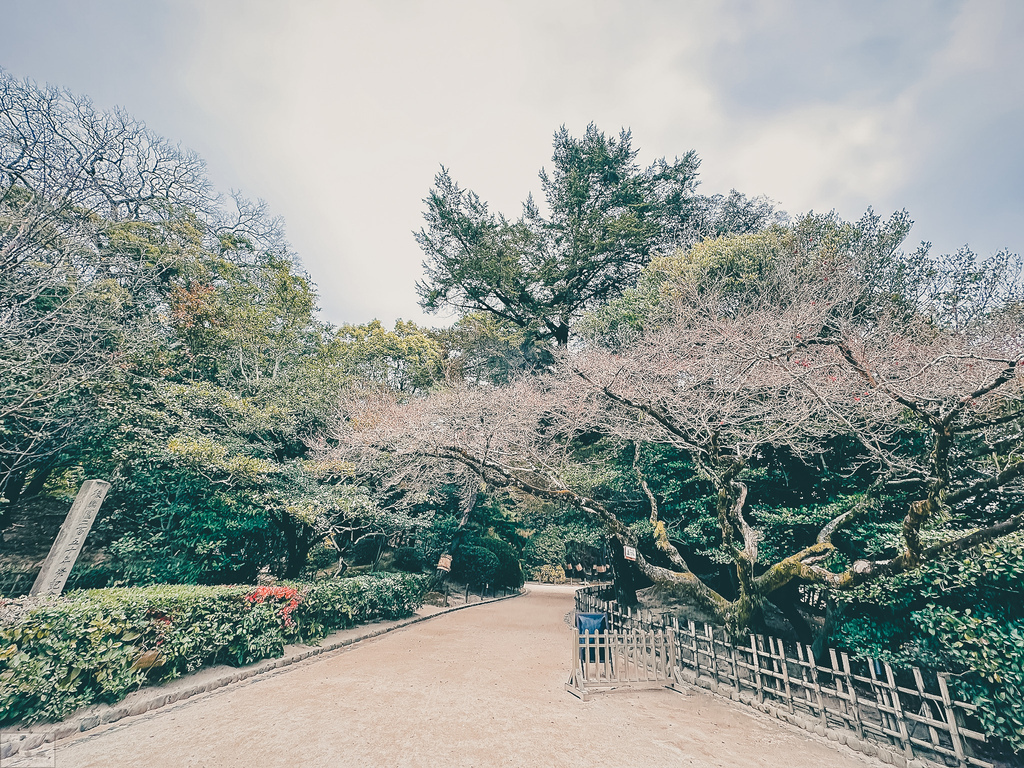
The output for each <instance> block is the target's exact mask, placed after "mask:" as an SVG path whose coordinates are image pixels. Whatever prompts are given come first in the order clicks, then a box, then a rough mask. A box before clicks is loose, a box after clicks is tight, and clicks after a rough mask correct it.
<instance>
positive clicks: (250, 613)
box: [0, 573, 427, 725]
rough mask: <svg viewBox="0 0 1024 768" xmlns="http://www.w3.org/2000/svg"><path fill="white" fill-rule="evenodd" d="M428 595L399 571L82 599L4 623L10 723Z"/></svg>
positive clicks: (412, 605) (380, 614) (3, 717)
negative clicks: (270, 583) (283, 582)
mask: <svg viewBox="0 0 1024 768" xmlns="http://www.w3.org/2000/svg"><path fill="white" fill-rule="evenodd" d="M426 586H427V578H426V577H425V576H418V575H412V574H398V573H387V574H374V575H372V576H358V577H355V578H351V579H340V580H325V581H318V582H313V583H298V582H292V583H288V584H285V585H282V586H279V587H246V586H220V587H206V586H178V585H162V586H153V587H128V588H122V589H98V590H91V591H88V592H73V593H70V594H69V595H68V596H66V597H64V598H61V599H59V600H54V601H49V602H46V603H43V604H41V605H38V606H36V607H35V608H32V609H30V610H29V611H28V612H27V613H23V614H21V615H20V616H16V617H15V616H13V615H11V614H8V616H7V618H6V619H5V620H4V621H3V623H0V725H10V724H12V723H18V722H36V721H39V720H58V719H61V718H64V717H67V716H68V715H69V714H71V713H72V712H74V711H75V710H77V709H79V708H81V707H84V706H87V705H89V704H95V703H99V702H108V703H109V702H114V701H118V700H120V699H122V698H124V696H126V695H127V694H128V693H131V692H132V691H133V690H136V689H138V688H139V687H141V686H143V685H146V684H150V683H157V682H163V681H165V680H170V679H173V678H175V677H178V676H180V675H183V674H186V673H188V672H193V671H195V670H197V669H199V668H201V667H204V666H208V665H211V664H220V663H228V664H234V665H240V664H248V663H251V662H253V661H257V660H259V659H265V658H273V657H276V656H280V655H282V653H283V650H284V646H285V644H286V643H295V642H310V641H315V640H317V639H319V638H321V637H323V636H324V635H326V634H328V633H329V632H332V631H334V630H337V629H343V628H346V627H351V626H353V625H355V624H359V623H362V622H367V621H375V620H380V619H393V618H397V617H400V616H404V615H407V614H409V613H411V612H412V611H413V610H415V609H416V607H418V606H419V604H420V603H421V601H422V598H423V594H424V592H425V590H426ZM153 662H156V666H150V667H149V668H145V667H147V665H148V664H151V663H153Z"/></svg>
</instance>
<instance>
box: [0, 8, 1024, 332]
mask: <svg viewBox="0 0 1024 768" xmlns="http://www.w3.org/2000/svg"><path fill="white" fill-rule="evenodd" d="M0 11H2V15H0V18H2V19H3V23H2V25H0V67H3V68H4V69H6V70H7V71H8V72H10V73H11V74H13V75H15V76H17V77H25V78H31V79H33V80H35V81H37V82H39V83H50V84H53V85H59V86H62V87H66V88H68V89H70V90H72V91H74V92H76V93H80V94H85V95H88V96H90V97H91V98H92V99H93V101H94V102H95V103H96V104H97V105H98V106H100V107H104V108H107V107H114V106H119V107H123V108H125V109H127V110H128V111H129V112H131V113H132V114H134V115H135V116H136V117H138V118H139V119H141V120H143V121H145V122H146V124H147V125H148V126H149V127H150V128H151V129H152V130H154V131H155V132H157V133H159V134H161V135H163V136H166V137H167V138H170V139H172V140H174V141H177V142H180V143H181V144H182V145H183V146H186V147H188V148H190V149H193V150H195V151H197V152H198V153H199V154H200V155H202V156H203V157H204V158H205V159H206V161H207V164H208V169H209V175H210V178H211V180H212V182H213V183H214V184H215V185H216V186H217V187H218V188H220V189H221V190H224V191H227V190H231V189H237V190H241V191H242V192H243V193H244V194H245V195H246V196H248V197H251V198H261V199H263V200H265V201H266V202H267V203H268V205H269V207H270V209H271V211H272V212H274V213H275V214H279V215H281V216H283V217H284V219H285V221H286V225H287V232H288V238H289V241H290V242H291V244H292V246H293V247H294V249H295V250H296V251H297V253H298V254H299V256H300V258H301V260H302V263H303V265H304V267H305V268H306V270H307V271H308V272H309V273H310V275H311V276H312V278H313V280H314V281H315V282H316V284H317V285H318V290H319V295H320V303H321V306H322V315H323V318H324V319H325V320H328V321H331V322H334V323H342V322H351V323H361V322H366V321H368V320H370V319H372V318H379V319H381V320H382V321H383V322H385V323H386V324H388V325H390V324H391V323H392V322H393V321H394V320H395V319H396V318H399V317H401V318H404V319H411V320H416V321H417V322H423V323H426V324H429V325H443V324H447V323H448V322H450V320H451V318H447V317H445V316H444V315H424V314H423V313H422V311H421V310H420V309H419V307H418V305H417V296H416V291H415V283H416V280H417V279H419V278H420V276H421V271H422V268H421V262H422V259H423V255H422V253H421V252H420V250H419V248H418V246H417V245H416V242H415V240H414V239H413V234H412V233H413V231H415V230H418V229H419V228H420V226H421V223H422V214H423V210H424V205H423V202H422V200H423V198H424V197H425V196H426V195H427V192H428V191H429V189H430V187H431V184H432V181H433V178H434V175H435V174H436V173H437V172H438V170H439V169H440V167H441V166H442V165H443V166H445V167H447V168H449V169H450V171H451V173H452V176H453V177H454V178H455V179H456V180H457V181H458V182H459V183H460V185H462V186H464V187H469V188H470V189H473V190H474V191H476V192H477V193H478V194H480V196H481V197H482V198H483V199H485V200H487V201H489V203H490V204H491V206H492V208H493V209H494V210H498V211H502V212H504V213H506V214H507V215H510V216H512V217H516V216H518V214H519V212H520V210H521V203H522V201H523V200H524V199H525V198H526V196H527V194H528V193H530V192H533V193H534V194H535V195H536V194H537V193H538V192H539V189H540V185H539V181H538V178H537V172H538V171H539V170H540V168H541V167H542V166H543V165H545V164H550V156H551V140H552V135H553V133H554V131H555V130H557V129H558V128H559V127H560V126H562V125H565V126H566V127H567V128H568V129H569V131H570V132H571V133H573V134H574V135H581V134H582V132H583V130H584V129H585V128H586V126H587V124H588V123H589V122H591V121H593V122H595V123H596V124H597V125H598V127H599V128H601V129H602V130H604V131H606V132H618V130H619V129H620V128H629V129H631V130H632V133H633V143H634V147H636V148H639V150H640V157H639V160H640V162H641V163H643V164H645V165H646V164H649V163H651V162H653V161H654V160H656V159H657V158H659V157H663V156H668V157H672V156H676V155H682V154H683V153H685V152H687V151H688V150H691V149H693V150H696V152H697V154H698V155H699V156H700V158H701V161H702V165H701V179H702V185H701V191H702V192H704V193H708V194H710V193H715V192H723V193H724V192H728V191H729V190H730V189H733V188H735V189H738V190H739V191H741V192H744V193H746V194H749V195H767V196H768V197H770V198H771V199H773V200H775V201H777V203H778V204H779V206H780V207H781V208H783V209H784V210H786V211H788V212H789V213H790V214H792V215H796V214H800V213H803V212H807V211H810V210H814V211H831V210H835V211H836V212H837V213H838V214H839V215H840V216H842V217H844V218H847V219H856V218H859V216H860V215H861V214H862V213H863V212H864V211H865V210H866V209H867V208H868V207H869V206H870V207H872V208H873V209H874V210H875V211H876V212H877V213H880V214H882V215H888V214H890V213H892V212H893V211H895V210H899V209H903V208H906V209H907V210H908V211H909V212H910V215H911V217H912V218H913V219H914V221H915V222H916V223H915V226H914V228H913V230H912V232H911V235H910V242H909V243H908V245H909V246H912V245H916V244H917V243H918V242H920V241H929V242H932V243H933V247H934V248H935V249H936V250H937V251H939V252H949V251H954V250H956V249H957V248H959V247H961V246H963V245H970V247H971V248H972V249H973V250H974V251H975V252H977V253H978V254H980V255H981V256H983V257H984V256H988V255H991V254H993V253H995V252H996V251H998V250H1000V249H1004V248H1005V249H1009V250H1011V251H1013V252H1017V253H1024V140H1022V139H1024V131H1022V126H1024V45H1021V43H1020V41H1021V40H1022V39H1024V2H1021V1H1020V0H928V1H927V2H924V1H917V0H902V1H901V2H899V3H893V2H890V0H857V2H846V1H845V0H844V1H842V2H839V1H835V2H834V1H831V0H764V1H763V2H755V1H754V0H722V1H721V2H712V1H711V0H700V1H699V2H698V1H696V0H689V1H686V2H684V1H682V0H630V1H629V2H619V1H617V0H542V1H536V0H515V1H512V0H509V1H508V2H488V0H465V1H463V0H429V1H428V0H390V1H389V0H375V1H374V2H355V1H352V2H348V1H341V0H291V1H290V2H289V1H288V0H146V2H138V0H32V1H31V2H29V1H28V0H0Z"/></svg>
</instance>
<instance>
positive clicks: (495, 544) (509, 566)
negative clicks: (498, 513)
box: [473, 536, 523, 589]
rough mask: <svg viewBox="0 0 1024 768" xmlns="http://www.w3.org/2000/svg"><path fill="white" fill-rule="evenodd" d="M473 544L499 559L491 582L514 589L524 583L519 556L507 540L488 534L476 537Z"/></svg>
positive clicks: (497, 585) (494, 584)
mask: <svg viewBox="0 0 1024 768" xmlns="http://www.w3.org/2000/svg"><path fill="white" fill-rule="evenodd" d="M473 544H474V545H476V546H478V547H483V548H484V549H486V550H488V551H489V552H491V554H493V555H494V556H495V557H496V558H497V559H498V563H497V565H496V566H495V569H494V575H493V577H492V578H493V580H492V581H490V582H489V583H490V584H492V585H493V586H496V587H511V588H513V589H518V588H519V587H521V586H522V585H523V570H522V568H521V567H520V565H519V558H518V557H517V556H516V552H515V550H514V549H512V546H511V545H510V544H509V543H508V542H507V541H503V540H502V539H496V538H494V537H492V536H486V537H481V538H477V539H474V540H473Z"/></svg>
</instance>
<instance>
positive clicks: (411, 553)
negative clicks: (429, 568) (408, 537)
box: [391, 547, 423, 573]
mask: <svg viewBox="0 0 1024 768" xmlns="http://www.w3.org/2000/svg"><path fill="white" fill-rule="evenodd" d="M391 565H392V567H394V568H396V569H397V570H399V571H407V572H408V573H419V572H420V571H422V570H423V561H422V560H421V559H420V555H419V552H417V551H416V550H415V548H413V547H399V548H398V549H396V550H395V556H394V557H393V558H392V560H391Z"/></svg>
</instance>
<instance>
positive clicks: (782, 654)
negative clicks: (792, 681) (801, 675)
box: [769, 638, 795, 712]
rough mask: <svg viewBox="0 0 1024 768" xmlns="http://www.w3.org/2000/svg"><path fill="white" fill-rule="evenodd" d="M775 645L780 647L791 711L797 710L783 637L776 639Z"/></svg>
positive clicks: (784, 683)
mask: <svg viewBox="0 0 1024 768" xmlns="http://www.w3.org/2000/svg"><path fill="white" fill-rule="evenodd" d="M770 641H771V640H770V638H769V642H770ZM775 647H776V648H778V649H779V666H780V669H781V671H782V683H783V685H784V686H785V688H786V703H787V704H788V705H789V711H790V712H793V711H795V710H794V708H793V692H792V691H791V690H790V688H789V664H788V663H787V662H786V646H785V644H784V643H783V642H782V638H776V639H775Z"/></svg>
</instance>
